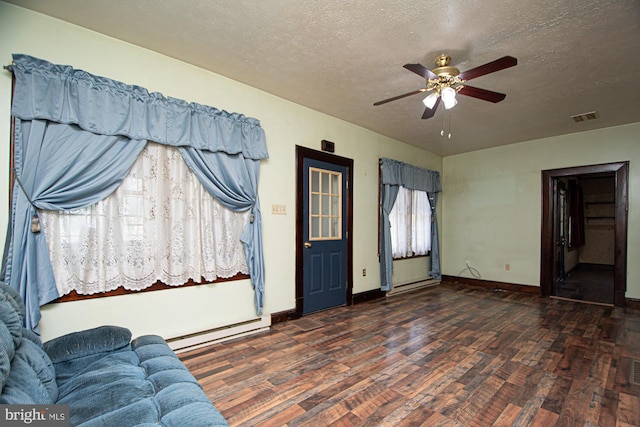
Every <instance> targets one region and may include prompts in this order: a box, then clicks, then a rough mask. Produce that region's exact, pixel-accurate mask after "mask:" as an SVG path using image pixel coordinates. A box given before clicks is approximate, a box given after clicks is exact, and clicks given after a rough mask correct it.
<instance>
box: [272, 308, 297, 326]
mask: <svg viewBox="0 0 640 427" xmlns="http://www.w3.org/2000/svg"><path fill="white" fill-rule="evenodd" d="M300 317H302V316H301V315H300V314H299V313H298V312H297V311H296V309H295V308H293V309H291V310H285V311H279V312H277V313H271V325H272V326H273V325H275V324H277V323H283V322H286V321H288V320H295V319H299V318H300Z"/></svg>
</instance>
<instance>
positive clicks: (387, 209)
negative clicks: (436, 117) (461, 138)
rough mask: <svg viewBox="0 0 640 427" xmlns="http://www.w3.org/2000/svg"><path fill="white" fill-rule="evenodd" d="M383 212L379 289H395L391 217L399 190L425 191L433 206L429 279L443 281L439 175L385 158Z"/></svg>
mask: <svg viewBox="0 0 640 427" xmlns="http://www.w3.org/2000/svg"><path fill="white" fill-rule="evenodd" d="M380 162H381V170H382V179H381V185H382V188H381V189H380V192H381V203H382V206H381V211H382V221H380V279H381V286H380V288H381V289H382V290H383V291H390V290H391V289H392V287H393V284H392V281H391V276H392V274H393V255H392V252H391V223H390V222H389V214H390V213H391V209H392V208H393V205H394V203H395V201H396V197H397V196H398V191H399V188H400V186H403V187H405V188H407V189H409V190H419V191H425V192H426V193H427V194H428V196H429V202H430V204H431V218H432V222H431V257H430V262H431V265H430V267H429V275H430V276H431V277H433V278H435V279H440V278H441V277H442V275H441V273H440V245H439V242H438V218H437V215H436V204H437V202H438V193H439V192H441V191H442V186H441V185H440V173H439V172H437V171H432V170H428V169H423V168H419V167H416V166H412V165H409V164H407V163H403V162H399V161H397V160H392V159H387V158H382V159H380Z"/></svg>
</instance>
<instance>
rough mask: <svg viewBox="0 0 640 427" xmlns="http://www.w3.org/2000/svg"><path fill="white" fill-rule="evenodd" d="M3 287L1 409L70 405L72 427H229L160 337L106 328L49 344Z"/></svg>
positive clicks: (15, 296)
mask: <svg viewBox="0 0 640 427" xmlns="http://www.w3.org/2000/svg"><path fill="white" fill-rule="evenodd" d="M23 318H24V305H23V302H22V300H21V298H20V296H19V295H18V293H17V292H16V291H15V290H14V289H13V288H11V287H9V286H7V285H5V284H4V283H1V282H0V390H1V391H2V392H1V393H0V404H34V405H41V404H44V405H50V404H66V405H69V422H70V425H72V426H76V425H82V426H134V425H145V426H151V425H155V426H157V425H162V426H179V427H185V426H189V427H191V426H194V427H197V426H228V425H229V424H228V423H227V422H226V421H225V419H224V418H223V417H222V415H221V414H220V412H218V410H217V409H216V408H215V407H214V406H213V405H212V404H211V402H210V401H209V399H208V398H207V396H206V394H205V393H204V391H203V390H202V388H201V387H200V385H199V384H198V382H197V381H196V379H195V378H194V377H193V375H191V373H190V372H189V371H188V370H187V369H186V367H185V366H184V365H183V364H182V362H180V360H179V359H178V358H177V357H176V355H175V354H174V353H173V351H172V350H171V349H170V348H169V347H168V346H167V344H166V342H165V341H164V340H163V339H162V338H161V337H159V336H153V335H145V336H142V337H139V338H137V339H135V340H133V341H131V332H130V331H129V330H128V329H125V328H120V327H116V326H103V327H99V328H95V329H90V330H85V331H81V332H75V333H72V334H69V335H65V336H62V337H59V338H55V339H53V340H51V341H48V342H46V343H44V344H43V343H42V342H41V341H40V338H39V337H38V336H37V335H36V334H35V333H33V332H32V331H31V330H28V329H25V328H23V327H22V325H23V323H22V320H23Z"/></svg>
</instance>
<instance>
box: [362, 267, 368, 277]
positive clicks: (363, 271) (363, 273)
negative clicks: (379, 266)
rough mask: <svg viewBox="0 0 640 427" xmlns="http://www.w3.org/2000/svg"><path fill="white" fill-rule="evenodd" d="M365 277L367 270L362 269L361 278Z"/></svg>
mask: <svg viewBox="0 0 640 427" xmlns="http://www.w3.org/2000/svg"><path fill="white" fill-rule="evenodd" d="M366 275H367V269H366V268H363V269H362V277H364V276H366Z"/></svg>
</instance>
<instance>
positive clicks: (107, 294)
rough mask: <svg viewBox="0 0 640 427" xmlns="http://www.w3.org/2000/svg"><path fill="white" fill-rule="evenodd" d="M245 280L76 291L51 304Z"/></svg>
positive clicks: (245, 275) (244, 277)
mask: <svg viewBox="0 0 640 427" xmlns="http://www.w3.org/2000/svg"><path fill="white" fill-rule="evenodd" d="M245 279H250V276H249V275H247V274H241V273H238V274H236V275H235V276H233V277H229V278H226V279H225V278H218V279H216V280H214V281H213V282H205V281H201V282H195V281H193V280H189V281H188V282H187V283H185V284H184V285H180V286H169V285H165V284H164V283H162V282H156V283H154V284H153V285H151V286H149V287H148V288H145V289H142V290H140V291H130V290H128V289H125V288H122V287H120V288H118V289H114V290H113V291H109V292H101V293H97V294H91V295H82V294H78V293H77V292H76V291H72V292H70V293H68V294H67V295H63V296H61V297H60V298H58V299H56V300H53V301H52V303H59V302H69V301H82V300H87V299H94V298H105V297H112V296H117V295H128V294H138V293H141V292H152V291H164V290H166V289H175V288H183V287H185V286H199V285H208V284H211V283H220V282H231V281H234V280H245Z"/></svg>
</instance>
